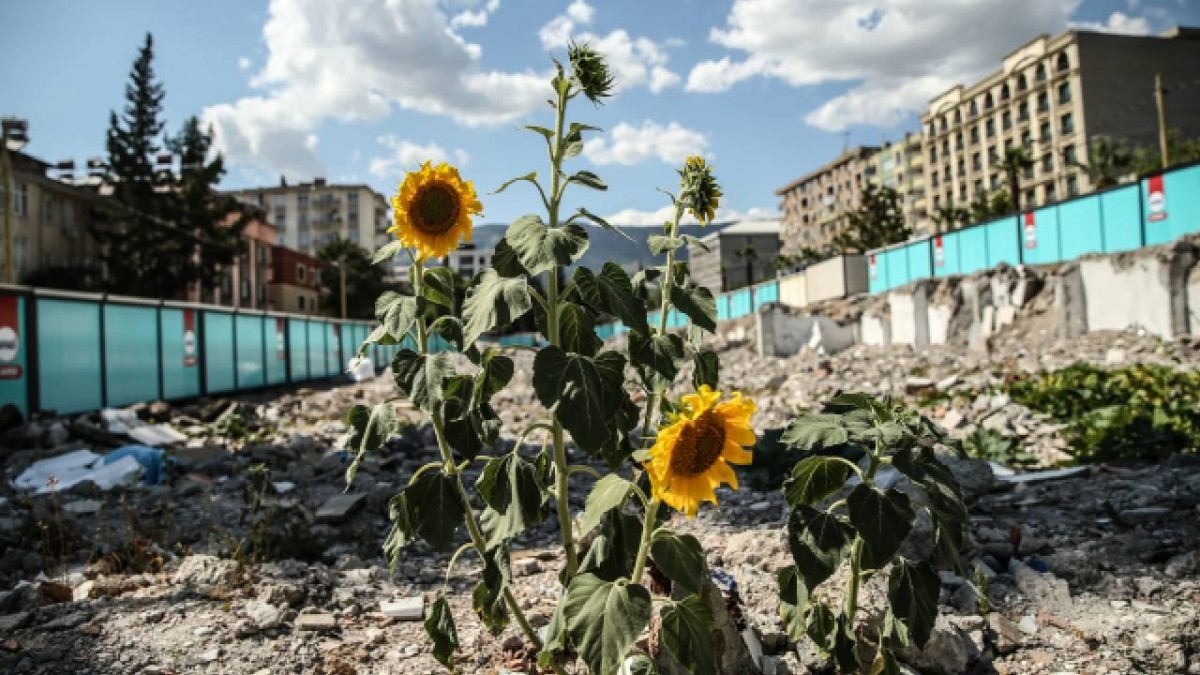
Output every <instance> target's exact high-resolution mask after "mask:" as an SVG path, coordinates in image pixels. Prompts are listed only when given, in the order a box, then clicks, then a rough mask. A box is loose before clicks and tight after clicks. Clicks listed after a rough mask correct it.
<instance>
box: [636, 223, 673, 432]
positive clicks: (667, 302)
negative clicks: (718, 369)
mask: <svg viewBox="0 0 1200 675" xmlns="http://www.w3.org/2000/svg"><path fill="white" fill-rule="evenodd" d="M681 218H683V204H681V203H679V202H678V200H675V217H674V218H673V219H672V220H671V226H670V228H669V229H668V230H667V236H668V237H675V236H676V234H677V233H678V232H679V220H680V219H681ZM674 268H675V249H670V250H668V251H667V269H666V272H665V273H664V274H663V281H662V285H661V288H662V298H660V301H659V313H658V335H666V333H667V315H668V314H670V313H671V284H672V283H673V282H672V279H671V276H672V275H671V272H672V270H673V269H674ZM663 389H664V387H663V386H657V387H655V388H654V391H652V392H650V396H649V397H648V398H647V399H646V418H645V419H644V420H642V439H643V441H644V440H645V439H646V437H647V436H649V435H650V422H651V420H653V419H654V410H655V409H657V408H658V405H659V400H660V399H661V398H662V394H663Z"/></svg>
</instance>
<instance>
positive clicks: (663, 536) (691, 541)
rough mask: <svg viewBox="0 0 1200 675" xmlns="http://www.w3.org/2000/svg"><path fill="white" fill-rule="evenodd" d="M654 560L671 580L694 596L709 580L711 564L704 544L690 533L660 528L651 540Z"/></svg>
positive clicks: (651, 555)
mask: <svg viewBox="0 0 1200 675" xmlns="http://www.w3.org/2000/svg"><path fill="white" fill-rule="evenodd" d="M650 557H652V558H653V559H654V564H655V565H656V566H658V569H659V570H660V571H661V572H662V573H663V574H665V575H667V578H669V579H670V580H671V581H674V582H675V583H677V584H679V585H680V586H682V587H683V588H684V589H685V590H688V591H691V592H692V593H699V592H700V589H701V588H703V587H704V580H705V579H706V578H707V577H708V565H707V564H706V563H705V560H704V549H703V548H701V546H700V541H699V540H698V539H696V538H695V537H693V536H692V535H690V534H682V535H681V534H677V533H675V532H672V531H671V530H667V529H659V530H658V531H657V532H655V533H654V538H653V539H651V540H650Z"/></svg>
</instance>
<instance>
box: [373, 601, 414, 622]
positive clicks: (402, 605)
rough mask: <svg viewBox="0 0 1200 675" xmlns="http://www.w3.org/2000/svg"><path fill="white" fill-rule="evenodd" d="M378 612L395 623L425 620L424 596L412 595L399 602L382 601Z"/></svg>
mask: <svg viewBox="0 0 1200 675" xmlns="http://www.w3.org/2000/svg"><path fill="white" fill-rule="evenodd" d="M379 611H381V612H383V615H384V616H386V617H388V618H389V619H395V620H397V621H421V620H422V619H424V618H425V596H422V595H414V596H411V597H407V598H401V599H399V600H384V601H383V602H381V603H379Z"/></svg>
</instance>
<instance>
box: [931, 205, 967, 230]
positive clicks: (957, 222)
mask: <svg viewBox="0 0 1200 675" xmlns="http://www.w3.org/2000/svg"><path fill="white" fill-rule="evenodd" d="M970 220H971V214H970V213H968V212H967V210H966V209H963V208H959V207H957V206H955V205H954V202H950V203H949V204H948V205H946V206H939V207H938V209H937V211H935V212H934V214H933V223H934V225H935V230H936V231H937V232H938V233H939V234H941V233H942V232H950V231H953V230H957V229H958V228H960V227H962V226H963V225H966V224H967V223H969V222H970Z"/></svg>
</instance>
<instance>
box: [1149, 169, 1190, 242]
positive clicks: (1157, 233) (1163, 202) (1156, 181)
mask: <svg viewBox="0 0 1200 675" xmlns="http://www.w3.org/2000/svg"><path fill="white" fill-rule="evenodd" d="M1141 185H1142V204H1143V222H1144V223H1145V225H1144V227H1145V231H1146V244H1147V245H1153V244H1163V243H1166V242H1168V241H1172V240H1174V239H1178V238H1179V237H1182V236H1183V235H1185V234H1191V233H1192V232H1200V165H1198V166H1191V167H1187V168H1184V169H1176V170H1175V171H1171V172H1168V173H1165V174H1161V175H1158V176H1149V177H1147V178H1143V179H1142V181H1141Z"/></svg>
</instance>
